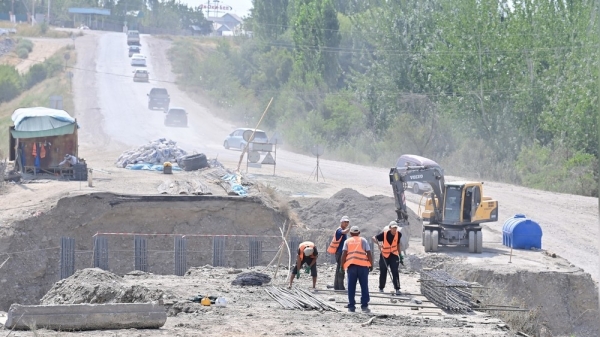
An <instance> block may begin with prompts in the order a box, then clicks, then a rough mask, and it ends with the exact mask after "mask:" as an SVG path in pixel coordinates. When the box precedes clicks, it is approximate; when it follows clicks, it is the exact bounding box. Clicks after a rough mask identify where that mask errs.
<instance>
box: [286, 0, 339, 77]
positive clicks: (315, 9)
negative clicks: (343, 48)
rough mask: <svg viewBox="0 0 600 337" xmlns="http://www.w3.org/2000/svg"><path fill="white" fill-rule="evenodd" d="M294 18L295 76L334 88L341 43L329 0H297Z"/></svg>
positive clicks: (335, 16) (337, 23)
mask: <svg viewBox="0 0 600 337" xmlns="http://www.w3.org/2000/svg"><path fill="white" fill-rule="evenodd" d="M296 5H297V7H296V13H295V17H294V19H293V34H292V36H293V39H294V46H295V67H296V75H297V76H298V77H299V78H300V79H301V80H302V81H303V82H306V83H308V82H311V81H312V82H314V83H315V84H316V83H318V82H319V81H320V80H321V79H323V80H324V81H325V83H327V84H328V85H329V87H331V88H334V87H335V86H336V84H337V80H338V74H339V65H338V48H339V44H340V40H341V36H340V33H339V22H338V18H337V12H336V11H335V8H334V7H333V3H332V1H331V0H299V3H297V4H296Z"/></svg>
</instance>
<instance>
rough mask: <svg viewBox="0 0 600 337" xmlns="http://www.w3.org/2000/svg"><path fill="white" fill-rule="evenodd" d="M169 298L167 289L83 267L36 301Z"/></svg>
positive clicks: (110, 300)
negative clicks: (131, 282) (128, 280)
mask: <svg viewBox="0 0 600 337" xmlns="http://www.w3.org/2000/svg"><path fill="white" fill-rule="evenodd" d="M170 298H174V296H173V295H172V294H171V293H170V292H169V291H163V290H160V289H152V290H150V289H148V288H147V287H145V286H142V285H137V284H127V283H126V281H125V280H124V279H123V278H122V277H121V276H118V275H116V274H113V273H111V272H108V271H105V270H102V269H98V268H87V269H80V270H78V271H76V272H75V274H73V275H72V276H71V277H69V278H66V279H64V280H60V281H58V282H56V283H55V284H54V286H53V287H52V289H50V291H48V293H47V294H46V295H44V297H43V298H42V299H41V301H40V302H41V304H43V305H51V304H81V303H91V304H103V303H148V302H153V301H158V300H164V299H170Z"/></svg>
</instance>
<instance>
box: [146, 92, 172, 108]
mask: <svg viewBox="0 0 600 337" xmlns="http://www.w3.org/2000/svg"><path fill="white" fill-rule="evenodd" d="M169 103H171V98H170V96H169V93H168V92H167V89H165V88H152V90H150V93H149V94H148V109H150V110H152V109H154V108H162V109H163V110H165V111H167V110H169Z"/></svg>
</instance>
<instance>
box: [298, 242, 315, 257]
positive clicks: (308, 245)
mask: <svg viewBox="0 0 600 337" xmlns="http://www.w3.org/2000/svg"><path fill="white" fill-rule="evenodd" d="M309 247H310V248H312V249H313V253H312V254H311V255H310V256H308V257H311V258H312V257H315V253H314V249H315V244H314V243H312V242H310V241H304V242H302V243H301V244H300V246H298V249H300V257H301V258H302V259H304V258H305V257H306V256H304V249H305V248H309Z"/></svg>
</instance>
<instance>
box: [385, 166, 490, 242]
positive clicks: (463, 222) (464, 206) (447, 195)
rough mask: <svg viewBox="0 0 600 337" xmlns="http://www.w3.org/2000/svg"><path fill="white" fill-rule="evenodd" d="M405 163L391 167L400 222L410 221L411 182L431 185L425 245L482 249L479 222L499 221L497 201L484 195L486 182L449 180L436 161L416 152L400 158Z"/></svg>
mask: <svg viewBox="0 0 600 337" xmlns="http://www.w3.org/2000/svg"><path fill="white" fill-rule="evenodd" d="M403 157H404V159H405V160H404V161H401V160H399V161H398V162H403V163H406V164H405V165H402V166H398V164H397V165H396V167H392V168H391V169H390V174H389V178H390V184H391V185H392V189H393V191H394V199H395V200H396V214H397V217H398V218H397V220H396V222H398V223H400V224H401V223H405V224H407V223H408V213H407V209H406V198H405V195H404V193H405V191H406V190H407V189H408V184H412V185H413V186H414V184H416V183H418V184H429V185H430V186H431V192H430V193H428V194H426V197H425V205H424V206H425V207H424V208H425V211H424V212H423V213H422V218H423V221H426V222H427V223H424V224H423V235H422V237H423V246H424V247H425V251H426V252H436V251H437V250H438V247H439V246H440V245H444V246H451V245H454V246H468V247H469V252H471V253H481V252H482V247H483V245H482V243H483V241H482V233H481V226H480V224H482V223H486V222H494V221H498V201H496V200H493V199H492V198H490V197H486V196H484V195H483V183H482V182H472V181H456V182H451V183H446V182H445V179H444V172H443V169H442V168H441V167H440V166H439V165H438V164H437V163H435V162H434V161H432V160H430V159H427V158H424V157H420V156H415V155H403V156H401V157H400V159H402V158H403Z"/></svg>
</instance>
